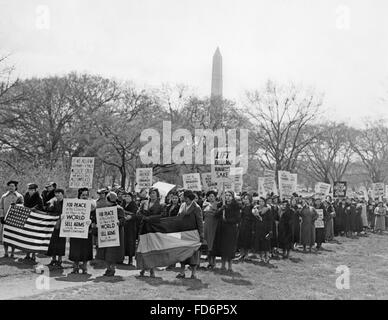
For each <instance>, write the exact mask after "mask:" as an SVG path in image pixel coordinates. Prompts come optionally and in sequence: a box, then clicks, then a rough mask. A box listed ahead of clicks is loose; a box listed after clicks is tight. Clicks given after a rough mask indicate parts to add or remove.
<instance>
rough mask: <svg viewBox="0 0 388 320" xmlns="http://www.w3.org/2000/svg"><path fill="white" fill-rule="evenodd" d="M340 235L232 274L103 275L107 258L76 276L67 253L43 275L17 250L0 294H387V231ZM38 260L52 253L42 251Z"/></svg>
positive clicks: (4, 266)
mask: <svg viewBox="0 0 388 320" xmlns="http://www.w3.org/2000/svg"><path fill="white" fill-rule="evenodd" d="M336 239H337V240H338V243H327V244H324V245H323V246H324V249H325V250H324V251H321V252H313V253H311V254H305V253H303V252H301V251H300V250H297V251H293V252H291V259H289V260H282V259H279V260H271V261H270V264H269V265H263V264H261V263H259V262H258V260H256V259H252V261H250V262H243V263H236V264H234V266H233V267H234V273H233V274H226V273H221V272H220V270H219V269H216V270H214V271H207V270H205V269H202V268H201V269H200V270H199V272H198V277H199V279H198V280H192V279H183V280H181V279H176V278H175V276H176V274H177V272H178V269H175V270H172V271H165V270H163V271H156V276H157V277H156V278H154V279H152V278H149V277H148V276H147V277H144V278H139V277H138V276H137V275H138V274H139V271H138V270H134V268H132V269H131V268H129V267H128V266H120V267H119V268H118V270H117V273H116V276H115V277H113V278H109V277H104V276H102V275H103V273H104V267H103V265H101V264H100V265H96V266H94V267H90V268H89V273H90V275H72V274H70V271H71V263H70V261H68V260H66V259H65V260H64V266H65V269H64V270H63V271H62V272H60V271H51V272H48V271H47V270H46V275H48V276H49V278H42V275H40V274H38V273H37V272H36V270H35V266H33V265H28V264H26V263H24V262H22V261H21V260H20V258H22V257H23V254H22V253H21V252H17V254H16V258H15V259H14V260H11V259H5V258H0V299H49V300H51V299H77V300H78V299H104V300H105V299H115V300H117V299H172V300H179V299H223V300H227V299H249V300H252V299H274V300H278V299H309V300H311V299H388V268H387V266H388V245H387V244H388V233H387V232H386V233H385V234H384V235H376V234H369V235H368V236H367V237H360V238H358V239H348V238H343V237H339V238H336ZM3 254H4V251H3V248H1V250H0V255H1V256H3ZM38 261H39V262H40V263H42V264H47V263H48V262H49V261H50V259H49V258H47V257H44V256H39V258H38ZM202 265H203V266H205V265H207V263H206V262H204V263H203V264H202ZM339 266H347V267H348V268H349V270H350V277H349V289H342V290H340V289H337V287H336V279H337V278H338V277H339V276H340V273H336V270H337V267H339ZM218 267H219V266H218ZM187 274H188V275H189V272H187ZM42 279H43V280H42ZM45 280H49V282H44V281H45ZM37 281H38V285H37ZM42 283H48V284H49V286H42V285H41V284H42Z"/></svg>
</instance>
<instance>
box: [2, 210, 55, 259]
mask: <svg viewBox="0 0 388 320" xmlns="http://www.w3.org/2000/svg"><path fill="white" fill-rule="evenodd" d="M58 218H59V217H53V216H49V215H45V214H41V213H36V212H32V211H31V210H30V209H29V208H26V207H23V206H20V205H13V206H11V207H10V208H9V210H8V212H7V215H6V217H5V224H4V230H3V231H4V232H3V243H5V244H8V245H12V246H14V247H16V248H18V249H22V250H24V251H30V252H37V253H46V252H47V250H48V247H49V244H50V239H51V235H52V233H53V231H54V226H55V224H56V223H57V221H58Z"/></svg>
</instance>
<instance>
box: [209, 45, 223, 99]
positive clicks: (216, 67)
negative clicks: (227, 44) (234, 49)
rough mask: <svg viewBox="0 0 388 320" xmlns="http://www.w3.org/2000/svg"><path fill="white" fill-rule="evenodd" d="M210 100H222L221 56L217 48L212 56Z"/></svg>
mask: <svg viewBox="0 0 388 320" xmlns="http://www.w3.org/2000/svg"><path fill="white" fill-rule="evenodd" d="M211 98H212V99H213V98H221V99H222V56H221V52H220V49H219V48H218V47H217V50H216V52H214V55H213V70H212V90H211Z"/></svg>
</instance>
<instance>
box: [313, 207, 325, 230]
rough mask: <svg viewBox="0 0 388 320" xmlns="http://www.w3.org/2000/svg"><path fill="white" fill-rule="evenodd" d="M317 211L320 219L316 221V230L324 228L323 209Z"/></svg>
mask: <svg viewBox="0 0 388 320" xmlns="http://www.w3.org/2000/svg"><path fill="white" fill-rule="evenodd" d="M315 211H316V212H317V213H318V218H317V220H315V221H314V225H315V228H324V227H325V223H324V221H323V209H315Z"/></svg>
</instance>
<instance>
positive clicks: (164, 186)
mask: <svg viewBox="0 0 388 320" xmlns="http://www.w3.org/2000/svg"><path fill="white" fill-rule="evenodd" d="M152 187H153V188H156V189H158V190H159V194H160V202H161V203H163V202H164V199H165V198H166V196H167V195H168V193H169V192H170V191H171V190H172V189H174V188H175V187H176V185H175V184H170V183H166V182H160V181H158V182H156V183H155V184H154V185H153V186H152Z"/></svg>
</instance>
